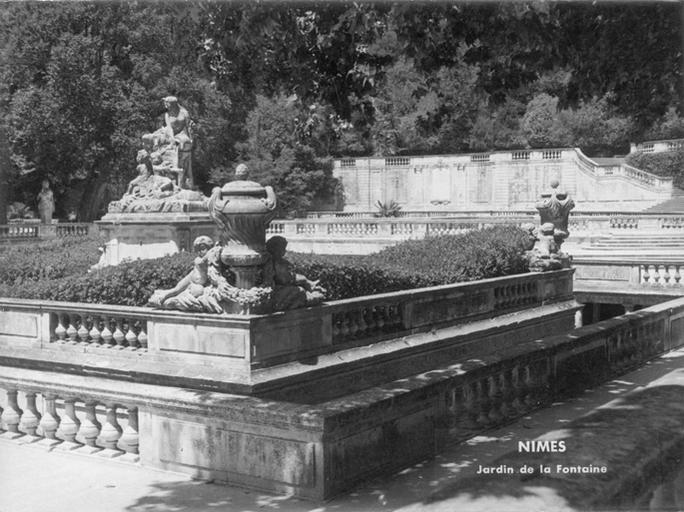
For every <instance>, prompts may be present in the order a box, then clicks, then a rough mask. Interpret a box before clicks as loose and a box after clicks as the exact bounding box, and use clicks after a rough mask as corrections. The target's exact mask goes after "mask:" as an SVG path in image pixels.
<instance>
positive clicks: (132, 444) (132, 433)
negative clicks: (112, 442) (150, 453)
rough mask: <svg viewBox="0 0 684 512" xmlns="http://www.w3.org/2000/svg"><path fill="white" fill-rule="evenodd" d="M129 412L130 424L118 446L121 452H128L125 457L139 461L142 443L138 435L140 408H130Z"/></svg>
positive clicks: (122, 434) (127, 424) (126, 427)
mask: <svg viewBox="0 0 684 512" xmlns="http://www.w3.org/2000/svg"><path fill="white" fill-rule="evenodd" d="M127 410H128V422H127V423H126V426H125V427H124V429H123V431H122V433H121V437H120V438H119V442H118V444H117V446H118V448H119V449H120V450H123V451H125V452H126V455H125V456H124V457H127V458H133V460H134V461H137V460H138V456H137V454H138V445H139V443H140V437H139V434H138V408H137V407H128V409H127Z"/></svg>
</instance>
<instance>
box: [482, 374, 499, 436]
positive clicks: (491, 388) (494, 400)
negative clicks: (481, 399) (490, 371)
mask: <svg viewBox="0 0 684 512" xmlns="http://www.w3.org/2000/svg"><path fill="white" fill-rule="evenodd" d="M486 382H487V389H488V393H489V403H490V407H489V414H488V416H489V419H490V420H491V421H492V423H494V424H496V423H500V422H501V420H502V419H503V418H502V417H501V412H500V408H501V402H502V400H501V398H502V397H501V389H500V387H499V375H498V373H497V374H495V375H493V376H491V377H487V380H486Z"/></svg>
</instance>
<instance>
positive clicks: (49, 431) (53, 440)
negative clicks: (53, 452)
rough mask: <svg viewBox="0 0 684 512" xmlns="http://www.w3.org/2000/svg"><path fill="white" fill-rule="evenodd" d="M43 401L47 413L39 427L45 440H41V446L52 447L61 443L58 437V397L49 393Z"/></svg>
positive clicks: (44, 414)
mask: <svg viewBox="0 0 684 512" xmlns="http://www.w3.org/2000/svg"><path fill="white" fill-rule="evenodd" d="M43 400H44V402H45V412H44V413H43V417H42V418H41V419H40V422H39V423H38V426H39V427H40V430H41V431H42V433H43V436H44V437H45V439H43V440H41V441H40V444H41V445H45V446H47V447H51V446H54V445H56V444H58V443H60V442H61V441H60V440H59V439H57V436H56V433H57V429H58V427H59V419H60V418H59V416H58V415H57V403H56V402H57V397H56V396H55V395H53V394H51V393H47V394H44V395H43Z"/></svg>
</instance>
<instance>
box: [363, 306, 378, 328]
mask: <svg viewBox="0 0 684 512" xmlns="http://www.w3.org/2000/svg"><path fill="white" fill-rule="evenodd" d="M363 321H364V322H365V324H366V330H367V331H368V333H369V334H370V333H371V332H373V331H375V328H376V325H375V319H374V318H373V307H372V306H371V307H369V308H364V310H363Z"/></svg>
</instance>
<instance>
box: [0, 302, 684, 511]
mask: <svg viewBox="0 0 684 512" xmlns="http://www.w3.org/2000/svg"><path fill="white" fill-rule="evenodd" d="M682 340H684V299H677V300H673V301H670V302H667V303H664V304H661V305H658V306H653V307H651V308H648V309H645V310H641V311H638V312H635V313H630V314H627V315H624V316H621V317H618V318H614V319H611V320H606V321H604V322H600V323H597V324H593V325H590V326H586V327H583V328H580V329H575V330H573V331H572V332H569V333H567V334H562V335H556V336H550V337H538V338H534V337H531V338H529V341H527V342H521V343H518V344H516V345H515V346H511V347H508V348H506V349H504V350H501V351H498V352H497V353H492V354H485V355H482V356H478V357H472V358H464V359H462V360H459V361H454V362H451V363H447V364H442V365H440V366H435V367H434V368H432V369H431V370H430V371H427V372H422V373H420V372H419V373H415V374H412V375H410V376H408V377H405V378H401V379H398V380H389V381H387V382H385V383H382V384H379V385H372V386H369V387H367V388H366V389H363V390H361V391H358V392H353V393H349V394H347V395H345V396H343V397H339V398H335V399H332V400H325V401H322V402H318V403H314V404H309V405H304V404H297V403H293V402H287V401H280V400H273V399H265V398H256V397H245V396H237V395H232V394H225V393H217V392H211V391H197V390H191V389H182V388H176V387H168V386H155V385H147V384H141V383H138V382H135V381H132V382H130V383H129V384H127V385H126V386H124V387H122V386H120V384H119V382H117V381H114V380H111V379H107V378H103V377H101V376H97V375H88V376H86V375H73V374H68V373H65V372H61V371H56V369H54V368H53V369H51V370H46V369H44V370H36V369H28V368H17V367H8V366H6V365H3V366H0V387H1V388H3V389H4V390H5V391H6V393H3V394H0V405H1V406H2V408H3V411H2V415H1V416H0V418H1V419H2V423H1V424H0V427H1V428H2V430H3V432H2V434H1V435H2V436H3V437H10V438H12V437H15V438H17V440H18V441H20V442H27V443H30V442H43V443H48V444H51V445H52V446H55V447H56V448H55V449H58V447H59V446H62V445H65V446H64V448H65V449H70V448H75V449H80V450H83V449H85V450H90V451H93V452H96V453H103V454H104V455H108V456H110V457H115V456H139V458H140V462H141V463H142V464H143V465H146V466H149V467H156V468H160V469H165V470H173V471H182V472H184V473H188V474H191V475H194V476H196V477H199V478H207V479H209V478H212V479H216V480H219V481H225V482H228V483H231V484H236V485H244V486H248V487H252V488H257V489H264V490H269V491H277V492H288V493H294V494H295V495H297V496H301V497H305V498H311V499H326V498H329V497H332V496H334V495H335V494H338V493H340V492H343V491H345V490H348V489H350V488H351V487H352V486H353V485H355V484H356V483H358V482H360V481H362V480H364V479H367V478H369V477H372V476H374V475H378V474H386V473H389V472H391V471H394V470H398V469H401V468H403V467H406V466H408V465H410V464H412V463H415V462H418V461H420V460H424V459H425V458H427V457H432V456H434V455H435V454H436V453H438V452H439V451H440V450H441V449H443V447H444V446H445V444H446V443H447V442H452V441H458V440H462V439H465V438H468V437H471V436H473V435H476V434H478V433H481V432H483V431H485V430H487V429H489V428H492V427H495V426H497V425H502V424H505V423H507V422H510V421H512V420H513V419H515V418H517V417H520V416H523V415H525V414H526V413H527V412H529V411H530V410H532V409H534V408H538V407H541V406H544V405H546V404H548V403H550V402H551V401H552V400H554V399H555V398H557V397H559V396H562V395H566V394H568V393H572V392H574V391H578V390H580V388H581V389H584V388H585V387H587V386H591V385H595V384H598V383H599V382H601V381H604V380H606V379H608V378H610V377H613V376H616V375H620V374H622V373H625V372H627V371H629V370H630V369H632V368H635V367H637V366H639V365H640V364H642V363H643V362H644V361H647V360H649V359H651V358H653V357H655V356H656V355H658V354H660V353H662V352H664V351H667V350H670V349H672V348H675V347H677V346H679V345H681V343H682ZM3 395H4V396H3ZM65 443H66V444H65ZM127 447H128V448H127ZM131 447H135V448H131ZM106 450H109V452H108V453H107V452H106Z"/></svg>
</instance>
